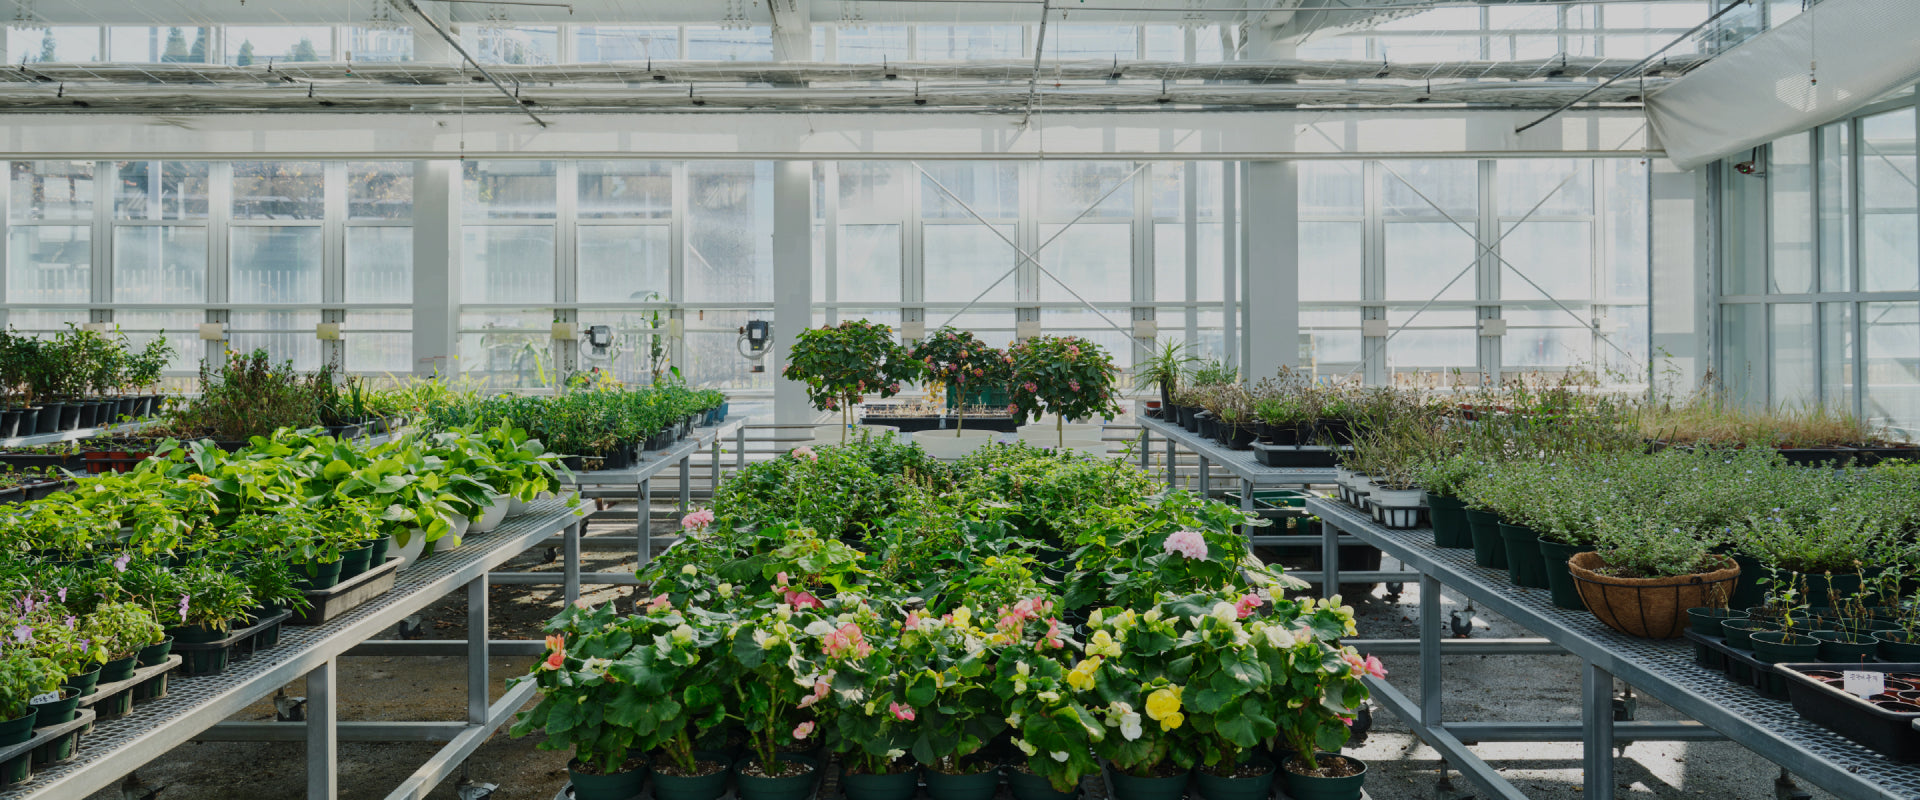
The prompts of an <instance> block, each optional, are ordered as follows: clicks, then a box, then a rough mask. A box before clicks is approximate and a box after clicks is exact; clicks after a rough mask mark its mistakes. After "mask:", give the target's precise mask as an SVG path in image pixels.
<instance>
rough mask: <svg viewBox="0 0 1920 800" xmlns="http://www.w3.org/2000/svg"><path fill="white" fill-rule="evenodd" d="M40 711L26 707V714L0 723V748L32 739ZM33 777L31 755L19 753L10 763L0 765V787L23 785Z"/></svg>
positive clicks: (35, 707) (34, 707)
mask: <svg viewBox="0 0 1920 800" xmlns="http://www.w3.org/2000/svg"><path fill="white" fill-rule="evenodd" d="M39 717H40V709H39V707H37V706H28V707H27V713H25V714H23V715H21V716H18V717H15V718H13V719H10V720H7V721H5V722H0V747H12V746H14V745H16V744H20V743H21V742H24V741H26V740H28V739H31V738H33V726H34V721H35V720H37V719H39ZM32 777H33V754H32V753H21V754H20V755H18V756H16V757H14V759H13V760H12V761H8V762H7V763H5V764H0V785H7V786H11V785H14V784H19V783H25V782H26V781H27V780H28V779H30V778H32Z"/></svg>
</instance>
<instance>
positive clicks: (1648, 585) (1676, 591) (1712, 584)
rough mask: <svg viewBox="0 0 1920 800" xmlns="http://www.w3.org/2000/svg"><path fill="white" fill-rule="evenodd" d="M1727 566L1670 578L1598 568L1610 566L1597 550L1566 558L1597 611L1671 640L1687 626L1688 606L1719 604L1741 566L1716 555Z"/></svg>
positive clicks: (1633, 630) (1620, 627)
mask: <svg viewBox="0 0 1920 800" xmlns="http://www.w3.org/2000/svg"><path fill="white" fill-rule="evenodd" d="M1716 558H1718V559H1719V563H1721V564H1724V565H1725V566H1724V567H1723V568H1721V569H1718V570H1715V571H1713V572H1707V573H1701V574H1696V575H1676V576H1673V577H1667V578H1615V577H1613V576H1610V575H1602V574H1600V572H1599V571H1598V570H1600V569H1601V568H1603V567H1605V566H1606V560H1605V559H1603V558H1601V557H1600V554H1599V553H1593V552H1587V553H1581V554H1579V555H1576V556H1574V557H1573V558H1572V559H1571V560H1569V561H1568V562H1567V571H1568V572H1571V573H1572V574H1573V580H1574V583H1575V584H1576V585H1577V586H1578V587H1579V589H1580V599H1581V600H1583V601H1585V602H1586V604H1587V608H1588V610H1590V611H1592V612H1593V615H1594V616H1596V617H1599V618H1600V621H1601V622H1604V623H1606V625H1607V627H1609V628H1612V629H1614V630H1616V631H1619V632H1621V633H1624V634H1627V635H1628V636H1639V637H1643V638H1647V639H1672V638H1674V637H1676V636H1679V635H1680V634H1681V632H1683V631H1685V630H1686V629H1687V626H1688V624H1689V619H1688V617H1687V609H1689V608H1708V607H1715V606H1721V605H1724V604H1725V603H1726V598H1727V597H1728V596H1730V595H1732V594H1733V587H1734V586H1735V585H1736V584H1737V583H1738V581H1739V579H1740V565H1738V564H1735V563H1734V562H1733V560H1732V559H1730V558H1727V557H1725V556H1716Z"/></svg>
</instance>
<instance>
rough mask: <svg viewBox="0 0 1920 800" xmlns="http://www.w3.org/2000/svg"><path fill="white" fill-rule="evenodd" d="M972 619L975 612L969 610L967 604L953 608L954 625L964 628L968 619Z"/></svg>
mask: <svg viewBox="0 0 1920 800" xmlns="http://www.w3.org/2000/svg"><path fill="white" fill-rule="evenodd" d="M971 619H973V612H972V611H968V610H967V607H966V606H961V607H959V608H956V609H954V610H953V624H954V625H957V626H959V627H962V628H964V627H967V621H968V620H971Z"/></svg>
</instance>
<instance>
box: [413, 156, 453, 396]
mask: <svg viewBox="0 0 1920 800" xmlns="http://www.w3.org/2000/svg"><path fill="white" fill-rule="evenodd" d="M412 299H413V359H414V361H413V374H415V375H432V374H434V373H435V372H439V373H441V374H444V375H448V376H452V375H457V374H458V373H459V372H460V367H459V364H458V362H456V361H454V356H455V355H457V354H458V352H459V350H458V346H459V325H460V164H459V162H457V161H416V162H414V165H413V298H412Z"/></svg>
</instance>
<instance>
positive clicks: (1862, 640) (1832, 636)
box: [1813, 631, 1880, 664]
mask: <svg viewBox="0 0 1920 800" xmlns="http://www.w3.org/2000/svg"><path fill="white" fill-rule="evenodd" d="M1813 638H1815V639H1817V640H1819V641H1820V660H1821V661H1824V662H1827V663H1829V664H1859V663H1863V662H1865V661H1866V660H1867V659H1870V658H1873V657H1874V654H1876V653H1878V652H1880V642H1879V640H1877V639H1874V638H1873V637H1872V636H1868V635H1860V634H1854V633H1848V632H1846V631H1814V632H1813Z"/></svg>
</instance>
